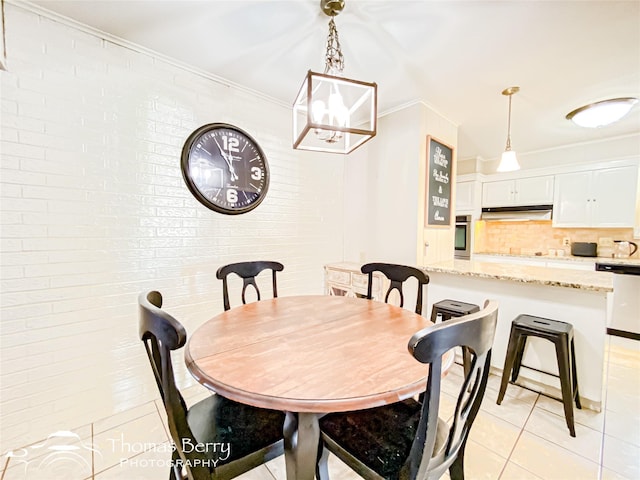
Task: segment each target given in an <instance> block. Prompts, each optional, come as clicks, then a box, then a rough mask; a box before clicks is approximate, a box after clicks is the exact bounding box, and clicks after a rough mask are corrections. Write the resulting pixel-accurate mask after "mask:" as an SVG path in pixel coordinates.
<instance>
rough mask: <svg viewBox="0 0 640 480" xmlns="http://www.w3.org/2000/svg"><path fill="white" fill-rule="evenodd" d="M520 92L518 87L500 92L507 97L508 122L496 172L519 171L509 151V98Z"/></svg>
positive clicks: (513, 155)
mask: <svg viewBox="0 0 640 480" xmlns="http://www.w3.org/2000/svg"><path fill="white" fill-rule="evenodd" d="M519 91H520V87H509V88H506V89H504V90H503V91H502V95H507V96H508V97H509V122H508V126H507V146H506V147H505V149H504V152H502V157H501V159H500V165H498V169H497V170H498V172H513V171H514V170H520V164H519V163H518V159H517V157H516V152H514V151H513V150H511V96H512V95H513V94H515V93H518V92H519Z"/></svg>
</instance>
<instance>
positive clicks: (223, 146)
mask: <svg viewBox="0 0 640 480" xmlns="http://www.w3.org/2000/svg"><path fill="white" fill-rule="evenodd" d="M181 168H182V176H183V177H184V181H185V182H186V184H187V187H188V188H189V190H190V191H191V193H192V194H193V195H194V196H195V197H196V199H198V201H199V202H200V203H202V204H203V205H204V206H205V207H207V208H210V209H211V210H215V211H216V212H220V213H226V214H231V215H234V214H239V213H246V212H248V211H250V210H253V209H254V208H256V207H257V206H258V205H259V204H260V202H262V200H263V199H264V197H265V195H266V194H267V189H268V188H269V166H268V164H267V159H266V157H265V155H264V152H263V151H262V149H261V148H260V146H259V145H258V144H257V142H256V141H255V140H254V139H253V138H251V136H250V135H249V134H247V133H246V132H244V131H243V130H241V129H239V128H237V127H234V126H233V125H227V124H225V123H212V124H209V125H204V126H202V127H200V128H198V129H197V130H196V131H195V132H193V133H192V134H191V135H190V136H189V138H188V139H187V141H186V142H185V144H184V147H183V149H182V162H181Z"/></svg>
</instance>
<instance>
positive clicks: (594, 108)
mask: <svg viewBox="0 0 640 480" xmlns="http://www.w3.org/2000/svg"><path fill="white" fill-rule="evenodd" d="M636 103H638V99H637V98H635V97H622V98H612V99H609V100H602V101H600V102H595V103H591V104H589V105H585V106H584V107H580V108H576V109H575V110H573V111H572V112H570V113H568V114H567V120H571V121H573V123H575V124H576V125H579V126H580V127H586V128H599V127H605V126H607V125H610V124H612V123H615V122H617V121H618V120H621V119H622V118H623V117H624V116H625V115H627V114H628V113H629V112H630V111H631V109H632V108H633V106H634V105H635V104H636Z"/></svg>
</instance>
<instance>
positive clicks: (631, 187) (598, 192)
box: [591, 167, 638, 227]
mask: <svg viewBox="0 0 640 480" xmlns="http://www.w3.org/2000/svg"><path fill="white" fill-rule="evenodd" d="M637 174H638V169H637V168H636V167H620V168H607V169H604V170H595V171H594V172H593V177H592V179H591V188H592V192H593V200H592V204H591V211H592V217H591V224H592V225H593V226H597V227H633V225H634V220H635V213H636V195H637V189H638V179H637Z"/></svg>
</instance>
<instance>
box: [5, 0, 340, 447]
mask: <svg viewBox="0 0 640 480" xmlns="http://www.w3.org/2000/svg"><path fill="white" fill-rule="evenodd" d="M6 20H7V29H6V30H7V41H6V44H7V49H8V67H9V72H2V73H0V80H1V88H2V90H1V98H2V119H1V128H2V130H1V134H2V143H1V148H2V152H1V153H2V157H1V160H2V163H1V171H0V181H1V202H2V203H1V207H0V213H1V220H2V224H1V227H2V230H1V231H0V240H1V257H0V269H1V270H0V275H1V295H2V296H1V307H2V310H1V319H0V348H1V351H0V360H1V372H0V375H1V376H0V385H1V386H0V388H1V393H0V409H1V412H0V414H1V417H0V425H1V427H0V428H1V429H2V433H1V438H2V443H1V444H0V450H1V451H6V450H7V449H9V448H16V447H20V446H23V445H25V444H27V443H28V442H33V441H37V440H40V439H42V438H44V437H46V435H48V434H49V433H51V432H53V431H55V430H58V429H62V428H64V429H68V428H74V427H77V426H80V425H84V424H87V423H89V422H91V421H93V420H96V419H99V418H102V417H105V416H108V415H110V414H112V413H114V412H117V411H121V410H124V409H126V408H129V407H132V406H136V405H139V404H141V403H143V402H146V401H148V400H150V399H152V398H155V397H157V389H156V386H155V383H154V382H153V380H152V376H151V371H150V368H149V365H148V361H147V360H146V358H145V356H144V351H143V347H142V345H141V343H140V341H139V340H138V338H137V320H138V319H137V304H136V301H137V296H138V294H139V292H141V291H143V290H145V289H150V288H154V289H158V290H160V291H161V292H162V293H163V294H164V297H165V306H166V308H167V310H169V311H170V312H172V313H173V314H175V315H176V316H177V317H178V318H179V319H180V320H181V321H182V322H183V323H184V324H185V326H186V328H187V331H193V330H194V329H195V328H196V327H197V326H198V325H199V324H201V323H202V322H203V321H205V320H206V319H207V318H209V317H211V316H213V315H214V314H216V313H218V312H220V311H221V310H222V292H221V284H220V281H219V280H217V279H216V278H215V271H216V269H217V268H218V267H219V266H220V265H222V264H225V263H229V262H235V261H241V260H251V259H274V260H278V261H281V262H282V263H284V264H285V270H284V272H282V273H281V274H280V276H279V285H278V286H279V293H280V294H281V295H291V294H301V293H318V294H320V293H322V291H323V288H322V281H323V270H322V265H323V264H324V263H327V262H330V261H336V260H341V259H342V251H343V235H344V233H343V175H344V172H343V158H342V157H341V156H335V155H321V154H313V153H304V152H297V151H294V150H292V148H291V138H290V136H291V133H290V110H289V108H288V107H286V106H283V105H280V104H277V103H275V102H272V101H269V100H268V99H265V98H263V97H261V96H258V95H256V94H253V93H251V92H248V91H244V90H241V89H238V88H234V87H230V86H228V85H225V84H224V83H223V82H221V81H217V80H215V79H212V78H209V77H207V76H206V75H202V74H197V73H194V72H192V71H188V70H185V69H182V68H179V67H177V66H175V65H172V64H170V63H168V62H166V61H164V60H162V59H161V58H156V57H154V56H152V55H149V54H148V53H146V52H141V51H135V49H131V48H124V47H122V46H120V45H118V44H116V43H114V42H111V41H107V40H105V39H102V38H100V37H99V36H98V35H96V34H93V33H91V32H90V31H89V30H88V29H79V28H76V27H75V26H72V25H70V24H66V23H64V22H62V21H60V20H58V19H55V18H53V17H49V16H47V15H45V14H43V13H42V12H40V13H39V12H37V11H33V10H28V9H27V8H25V7H24V6H20V5H15V4H11V3H9V4H7V5H6ZM292 94H294V92H292ZM210 122H228V123H232V124H236V125H237V126H239V127H241V128H243V129H245V130H247V131H248V132H250V133H251V134H252V135H253V136H254V137H255V138H256V139H257V140H258V141H259V142H260V144H261V145H262V147H263V149H264V150H265V153H266V155H267V157H268V160H269V164H270V168H271V186H270V190H269V193H268V196H267V199H266V200H265V201H264V202H263V203H262V204H261V205H260V206H259V207H258V208H257V209H256V210H254V211H252V212H250V213H248V214H245V215H241V216H224V215H219V214H216V213H213V212H211V211H209V210H207V209H205V208H204V207H202V206H201V205H200V204H199V203H198V202H197V201H196V200H195V199H194V198H193V197H192V196H191V195H190V194H189V192H188V190H187V188H186V187H185V185H184V183H183V180H182V176H181V173H180V167H179V165H180V161H179V158H180V152H181V148H182V145H183V143H184V141H185V139H186V137H187V136H188V135H189V134H190V133H191V132H192V131H193V130H195V129H196V128H197V127H199V126H200V125H202V124H205V123H210ZM176 364H177V366H178V367H179V368H178V375H179V376H180V383H181V384H182V385H183V386H186V385H190V384H193V383H195V382H194V380H192V379H191V378H190V377H189V375H188V374H187V373H186V371H185V369H184V366H183V365H182V356H181V355H179V356H178V357H177V358H176Z"/></svg>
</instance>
